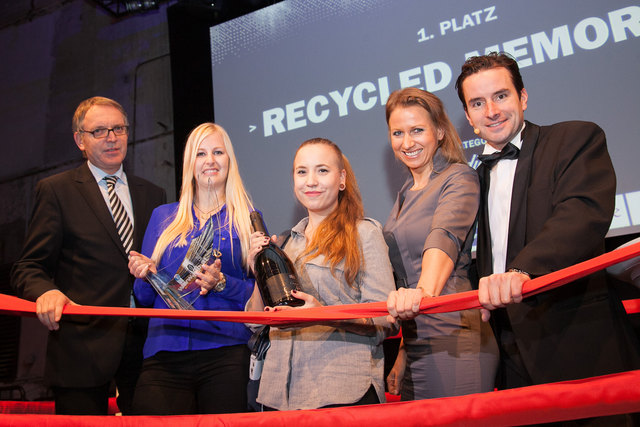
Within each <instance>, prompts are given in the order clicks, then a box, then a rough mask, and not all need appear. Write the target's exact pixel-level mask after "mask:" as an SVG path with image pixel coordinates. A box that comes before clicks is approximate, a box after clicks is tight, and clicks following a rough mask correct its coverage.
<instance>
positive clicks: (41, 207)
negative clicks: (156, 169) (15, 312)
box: [12, 97, 166, 415]
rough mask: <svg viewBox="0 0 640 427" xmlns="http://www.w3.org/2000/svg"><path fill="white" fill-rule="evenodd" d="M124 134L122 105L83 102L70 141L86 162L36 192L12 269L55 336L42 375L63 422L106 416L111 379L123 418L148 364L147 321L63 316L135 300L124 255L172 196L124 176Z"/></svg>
mask: <svg viewBox="0 0 640 427" xmlns="http://www.w3.org/2000/svg"><path fill="white" fill-rule="evenodd" d="M128 129H129V123H128V120H127V115H126V113H125V111H124V109H123V108H122V106H121V105H120V104H118V103H117V102H115V101H113V100H111V99H108V98H102V97H93V98H89V99H87V100H85V101H83V102H82V103H80V105H79V106H78V108H77V109H76V112H75V114H74V117H73V131H74V133H73V136H74V139H75V142H76V145H77V146H78V148H79V149H80V150H81V151H82V152H83V155H84V156H85V157H86V158H87V162H85V163H84V164H83V165H82V166H80V167H78V168H77V169H72V170H69V171H66V172H62V173H59V174H57V175H54V176H51V177H48V178H45V179H43V180H42V181H40V182H39V183H38V184H37V186H36V197H35V206H34V210H33V214H32V218H31V221H30V223H29V229H28V233H27V237H26V240H25V245H24V249H23V253H22V256H21V257H20V259H19V260H18V261H16V263H15V264H14V266H13V269H12V286H13V287H14V288H15V289H16V291H17V293H18V296H21V297H23V298H26V299H29V300H32V301H33V300H35V301H36V310H37V315H38V319H39V320H40V322H42V324H43V325H45V326H46V327H47V328H48V329H49V330H50V333H49V339H48V344H47V365H46V371H45V376H46V379H47V380H48V382H49V383H50V385H51V386H52V389H53V392H54V395H55V400H56V402H55V403H56V413H57V414H78V415H80V414H85V415H106V414H107V408H108V394H109V389H110V384H111V381H112V379H114V378H115V380H116V385H117V387H118V391H119V398H118V406H119V408H120V410H121V411H122V412H123V413H124V414H127V413H128V411H129V408H130V404H131V400H132V398H133V391H134V387H135V382H136V380H137V376H138V373H139V369H140V366H141V362H142V345H143V344H144V339H145V336H146V322H144V321H142V320H140V319H128V318H125V317H98V316H95V317H93V316H91V317H90V316H62V310H63V308H64V306H65V305H67V304H82V305H98V306H120V307H128V306H130V304H131V302H132V299H131V298H132V286H133V277H132V276H131V275H130V274H129V269H128V267H127V263H128V250H130V249H133V250H140V246H141V243H142V238H143V236H144V232H145V229H146V227H147V222H148V221H149V217H150V216H151V212H152V211H153V209H154V208H155V207H156V206H158V205H160V204H162V203H165V201H166V194H165V191H164V190H163V189H161V188H159V187H157V186H156V185H153V184H152V183H150V182H148V181H145V180H143V179H141V178H137V177H135V176H133V175H127V174H125V173H124V171H123V169H122V162H123V160H124V158H125V156H126V154H127V138H128ZM107 176H108V177H111V178H108V179H106V180H105V179H104V178H105V177H107ZM109 181H111V182H109ZM110 187H111V188H110Z"/></svg>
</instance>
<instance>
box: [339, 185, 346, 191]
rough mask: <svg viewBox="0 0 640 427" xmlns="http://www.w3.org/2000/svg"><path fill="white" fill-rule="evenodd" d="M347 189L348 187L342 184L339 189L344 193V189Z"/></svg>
mask: <svg viewBox="0 0 640 427" xmlns="http://www.w3.org/2000/svg"><path fill="white" fill-rule="evenodd" d="M345 187H346V185H344V184H340V186H339V187H338V188H339V189H340V191H342V190H344V189H345Z"/></svg>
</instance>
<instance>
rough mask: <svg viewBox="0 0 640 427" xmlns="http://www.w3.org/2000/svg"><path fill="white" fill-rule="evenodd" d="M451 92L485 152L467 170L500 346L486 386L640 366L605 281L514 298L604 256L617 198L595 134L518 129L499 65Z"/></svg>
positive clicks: (469, 65) (519, 97)
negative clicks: (532, 282)
mask: <svg viewBox="0 0 640 427" xmlns="http://www.w3.org/2000/svg"><path fill="white" fill-rule="evenodd" d="M456 88H457V90H458V95H459V97H460V100H461V101H462V104H463V106H464V110H465V113H466V116H467V119H468V120H469V123H470V124H471V126H473V128H474V132H475V133H476V134H477V135H479V136H480V137H482V138H484V139H485V140H486V141H487V144H486V145H485V149H484V153H483V155H482V156H481V159H482V160H483V164H482V165H481V166H480V167H478V174H479V176H480V183H481V192H482V196H481V206H480V211H479V213H478V250H477V268H478V275H479V277H480V282H479V289H478V293H479V298H480V303H481V304H482V305H483V306H484V307H485V309H484V310H483V320H485V321H486V320H488V319H489V317H491V323H492V327H493V329H494V332H495V334H496V338H497V340H498V344H499V347H500V366H499V370H498V376H497V379H496V385H497V387H499V388H512V387H521V386H527V385H532V384H540V383H547V382H553V381H562V380H569V379H577V378H584V377H590V376H595V375H602V374H608V373H613V372H619V371H625V370H629V369H636V368H638V367H640V360H639V352H638V344H637V341H636V340H635V337H634V336H633V334H632V331H631V328H630V325H629V322H628V319H627V318H626V313H625V312H624V308H623V306H622V304H621V302H620V299H619V298H617V297H616V296H615V295H614V294H613V293H612V292H611V291H610V289H609V288H608V285H607V282H606V278H605V276H604V272H601V273H596V274H593V275H591V276H590V277H588V278H586V279H583V280H578V281H576V282H573V283H571V284H568V285H565V286H563V287H560V288H558V289H556V290H552V291H548V292H545V293H542V294H539V295H537V296H533V297H529V298H526V299H524V300H523V299H522V285H523V283H524V282H525V281H527V280H529V279H530V278H531V277H536V276H540V275H544V274H547V273H550V272H553V271H555V270H558V269H561V268H564V267H568V266H570V265H573V264H575V263H578V262H581V261H585V260H587V259H589V258H592V257H594V256H597V255H600V254H602V253H603V252H604V237H605V234H606V233H607V230H608V228H609V225H610V222H611V218H612V216H613V211H614V198H615V189H616V177H615V172H614V170H613V165H612V163H611V159H610V157H609V154H608V152H607V146H606V138H605V135H604V132H603V131H602V129H600V128H599V127H598V126H597V125H595V124H594V123H588V122H577V121H572V122H562V123H556V124H554V125H551V126H538V125H535V124H533V123H530V122H528V121H525V120H524V111H525V110H526V108H527V100H528V95H527V91H526V89H525V88H524V84H523V82H522V77H521V75H520V71H519V69H518V64H517V63H516V61H515V60H514V59H513V58H511V57H510V56H508V55H506V54H495V53H494V54H490V55H485V56H480V57H474V58H470V59H468V60H467V61H466V62H465V63H464V65H463V66H462V72H461V74H460V76H459V77H458V80H457V82H456ZM489 310H493V311H491V312H490V311H489ZM490 313H491V314H490Z"/></svg>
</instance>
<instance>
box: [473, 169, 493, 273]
mask: <svg viewBox="0 0 640 427" xmlns="http://www.w3.org/2000/svg"><path fill="white" fill-rule="evenodd" d="M489 172H490V171H489V170H488V169H487V168H486V167H484V165H482V164H481V165H480V166H478V178H479V179H480V210H479V211H478V248H477V251H476V255H477V257H476V259H477V263H478V265H477V268H478V275H479V277H484V276H488V275H490V274H491V273H492V271H493V267H492V258H493V257H492V252H491V231H490V230H489Z"/></svg>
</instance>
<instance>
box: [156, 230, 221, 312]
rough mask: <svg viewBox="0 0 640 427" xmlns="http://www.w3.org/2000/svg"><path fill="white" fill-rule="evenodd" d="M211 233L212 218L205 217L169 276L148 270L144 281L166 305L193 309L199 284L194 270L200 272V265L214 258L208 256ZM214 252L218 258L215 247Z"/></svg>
mask: <svg viewBox="0 0 640 427" xmlns="http://www.w3.org/2000/svg"><path fill="white" fill-rule="evenodd" d="M214 234H215V229H214V226H213V221H212V218H209V220H208V221H207V223H206V225H205V229H204V230H203V231H202V234H200V236H198V237H197V238H195V239H193V240H192V241H191V245H190V246H189V249H188V250H187V254H186V255H185V257H184V260H182V263H181V264H180V267H178V271H176V273H175V274H174V275H173V276H170V275H169V274H167V273H165V272H162V271H159V272H157V273H151V272H149V273H148V274H147V275H146V277H145V280H146V281H147V282H149V283H150V284H151V286H153V288H154V289H155V290H156V292H157V293H158V295H160V296H161V297H162V299H163V300H164V302H165V303H166V304H167V305H168V306H169V308H173V309H178V310H194V308H193V303H194V302H195V301H196V300H197V299H198V297H199V296H200V286H198V285H197V284H196V283H195V280H196V279H197V277H196V272H198V271H200V270H201V269H202V266H203V265H204V264H210V263H211V262H213V260H214V259H213V258H212V257H211V254H212V253H213V252H214V250H213V245H212V243H213V237H214ZM215 252H216V253H215V255H216V257H217V258H219V254H220V252H219V250H216V251H215Z"/></svg>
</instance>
